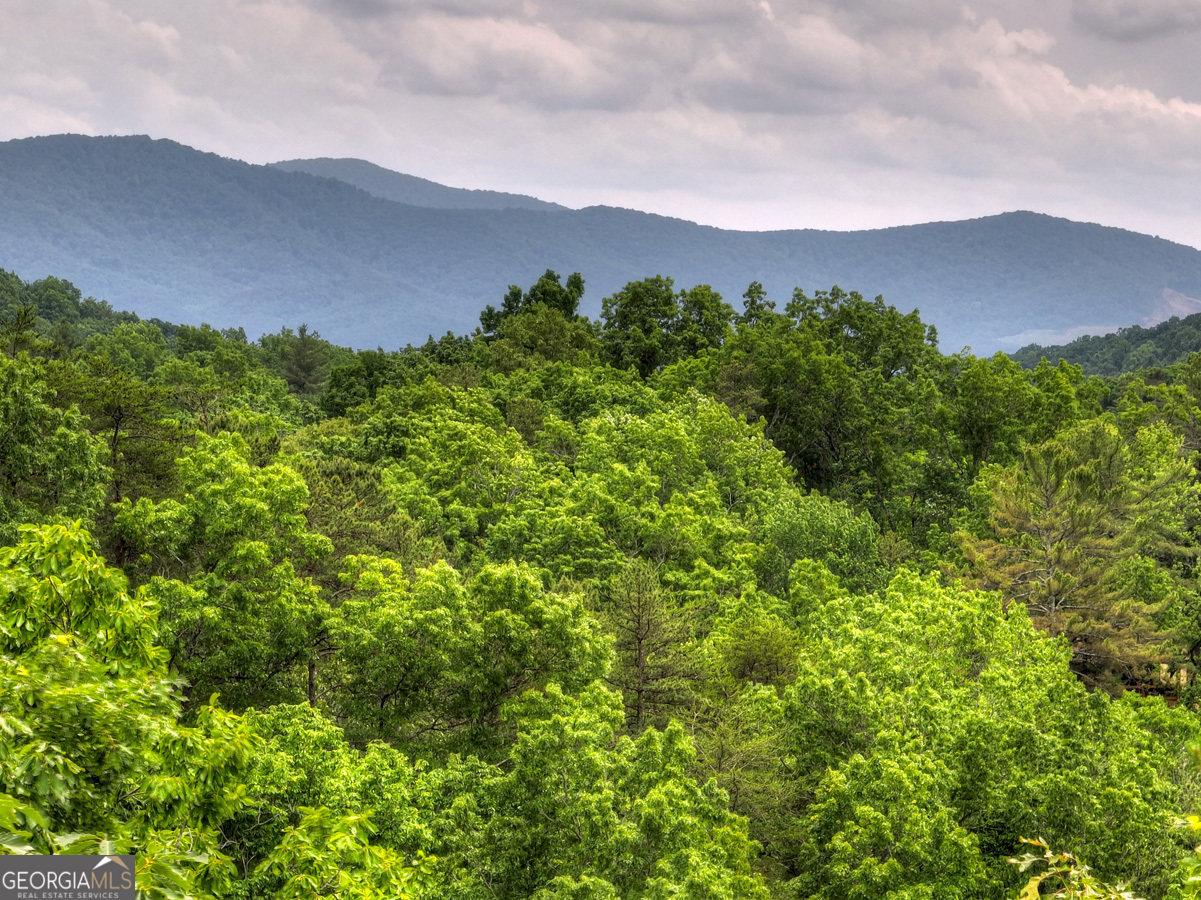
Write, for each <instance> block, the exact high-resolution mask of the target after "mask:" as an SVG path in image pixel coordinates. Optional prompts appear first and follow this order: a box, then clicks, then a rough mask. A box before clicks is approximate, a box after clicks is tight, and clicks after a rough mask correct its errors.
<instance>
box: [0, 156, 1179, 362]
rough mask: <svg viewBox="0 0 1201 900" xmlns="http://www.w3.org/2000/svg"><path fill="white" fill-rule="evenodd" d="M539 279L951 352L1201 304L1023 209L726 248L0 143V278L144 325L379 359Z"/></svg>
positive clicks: (654, 227) (275, 173)
mask: <svg viewBox="0 0 1201 900" xmlns="http://www.w3.org/2000/svg"><path fill="white" fill-rule="evenodd" d="M547 267H551V268H554V269H555V270H556V271H558V272H560V273H563V274H567V273H570V272H572V271H579V272H582V273H583V275H584V277H585V279H586V282H587V294H586V296H585V299H584V303H583V311H585V312H587V313H589V314H593V315H595V314H596V313H597V312H598V311H599V309H600V300H601V298H602V297H604V296H606V295H607V294H610V293H612V292H613V291H615V290H617V289H618V288H620V287H621V286H622V285H623V284H624V283H626V282H627V281H630V280H635V279H640V278H644V277H646V276H649V275H654V274H664V275H671V276H673V277H674V278H675V279H676V282H677V285H678V286H682V287H683V286H691V285H693V284H697V283H709V284H712V285H713V286H714V287H715V288H716V289H717V290H719V291H721V292H722V293H723V294H724V295H725V296H726V298H727V299H729V300H731V301H732V302H733V303H734V304H735V306H740V301H739V300H738V297H739V295H741V293H742V291H743V290H745V288H746V285H747V284H748V283H749V282H750V281H752V280H759V281H761V282H762V283H763V284H764V286H765V287H766V288H767V290H768V292H769V295H770V296H771V297H772V298H774V299H775V300H777V301H778V302H779V303H780V306H781V307H782V306H783V303H784V301H786V300H787V299H788V297H789V295H790V293H791V291H792V288H793V287H794V286H797V285H799V286H801V287H803V288H805V289H806V290H809V291H812V290H815V289H820V288H828V287H830V286H831V285H833V284H839V285H840V286H842V287H844V288H846V289H848V290H858V291H861V292H862V293H864V294H866V295H869V296H870V295H874V294H877V293H883V294H884V296H885V299H886V300H887V301H889V302H890V303H893V304H894V305H896V306H897V307H899V308H901V309H902V310H904V311H908V310H910V309H913V308H914V307H918V308H920V309H921V312H922V316H923V318H924V319H925V320H926V321H928V322H933V323H934V324H936V325H937V326H938V329H939V333H940V335H941V336H942V345H943V347H944V348H945V349H956V348H958V347H960V346H962V345H964V344H971V345H973V346H974V347H975V348H976V349H977V351H981V352H991V351H992V350H994V349H996V348H997V347H998V346H1006V347H1007V348H1009V349H1013V348H1015V347H1017V346H1019V345H1021V344H1025V343H1029V342H1030V341H1031V340H1040V341H1043V342H1046V343H1050V342H1052V341H1055V340H1064V339H1068V338H1070V337H1072V336H1074V335H1075V334H1078V333H1081V330H1082V329H1086V330H1093V331H1098V330H1112V328H1113V327H1117V326H1120V325H1125V324H1129V323H1130V322H1134V321H1140V320H1144V319H1146V318H1147V317H1148V316H1151V315H1152V313H1153V312H1154V310H1155V309H1156V308H1157V307H1158V306H1159V305H1160V303H1161V301H1162V298H1163V295H1164V292H1165V290H1170V291H1174V292H1178V293H1179V294H1181V295H1184V296H1186V297H1201V252H1198V251H1197V250H1194V249H1192V248H1190V247H1184V246H1182V245H1179V244H1173V243H1170V242H1168V241H1163V240H1159V239H1156V238H1152V237H1147V236H1145V235H1139V234H1134V233H1131V232H1127V231H1122V230H1120V229H1115V228H1103V227H1101V226H1097V225H1084V224H1080V223H1075V222H1069V221H1067V220H1063V219H1054V218H1051V217H1049V216H1042V215H1037V214H1034V213H1007V214H1004V215H1000V216H992V217H988V218H984V219H975V220H971V221H966V222H939V223H932V224H928V225H916V226H907V227H901V228H889V229H882V230H876V231H861V232H828V231H813V230H805V231H777V232H762V233H757V232H737V231H724V230H721V229H717V228H710V227H705V226H700V225H695V224H693V223H691V222H685V221H683V220H679V219H668V218H664V217H662V216H654V215H649V214H646V213H641V212H634V211H631V210H622V209H612V208H608V207H591V208H588V209H583V210H544V209H496V210H475V209H430V208H422V207H418V206H413V205H407V204H401V203H396V202H393V201H389V200H384V199H381V198H378V197H374V196H371V195H370V194H369V193H367V192H365V191H362V190H359V189H358V188H355V187H353V186H351V185H349V184H345V183H342V182H340V181H336V180H331V179H328V178H318V177H314V176H312V175H309V174H306V173H301V172H287V171H283V170H282V169H279V168H275V167H270V166H252V165H248V164H246V163H243V162H238V161H236V160H230V159H224V158H221V157H218V156H215V155H213V154H210V153H202V152H199V151H196V150H193V149H191V148H188V147H184V146H182V145H180V144H177V143H173V142H171V141H163V140H151V139H150V138H147V137H108V138H88V137H81V136H72V135H64V136H57V137H48V138H29V139H24V140H17V141H9V142H6V143H0V268H6V269H10V270H14V271H17V272H18V273H19V274H21V275H22V276H23V277H25V278H27V279H31V278H40V277H42V276H44V275H47V274H55V275H58V276H60V277H63V278H68V279H70V280H71V281H74V282H75V283H76V284H78V285H80V286H81V287H82V288H83V289H84V290H85V291H87V292H89V293H92V294H95V295H96V296H99V297H103V298H104V299H107V300H109V301H110V302H112V303H113V304H114V305H115V306H117V307H118V308H127V309H132V310H134V311H136V312H137V313H138V314H139V315H142V316H159V317H162V318H165V319H168V320H171V321H177V322H193V323H194V322H199V321H207V322H209V323H211V324H213V325H214V326H218V327H225V326H229V325H244V326H245V327H246V328H247V331H248V332H250V333H252V334H257V333H259V332H262V331H277V330H278V329H279V328H280V326H281V325H285V324H287V325H292V326H295V325H297V324H299V323H300V322H307V323H308V324H309V326H310V327H311V328H314V329H317V330H319V331H320V332H321V334H322V335H323V336H325V337H327V338H329V339H331V340H334V341H336V342H339V343H345V344H351V345H355V346H370V347H374V346H377V345H381V346H384V347H386V348H393V347H396V346H398V345H402V344H404V343H406V342H409V341H414V342H420V341H423V340H424V339H425V338H426V336H427V335H429V334H431V333H433V334H442V333H444V332H446V331H447V330H456V331H460V332H462V331H469V330H470V329H471V328H473V327H474V326H475V325H476V323H477V321H478V314H479V310H480V309H481V308H482V307H483V306H484V305H485V304H486V303H497V302H498V301H499V299H500V298H501V296H503V294H504V292H505V288H506V287H507V285H509V284H513V283H515V284H521V285H523V286H524V285H529V284H531V283H533V281H534V280H535V279H536V278H537V277H538V276H539V275H540V274H541V273H542V272H543V271H544V270H545V269H546V268H547ZM1040 329H1041V330H1042V331H1041V332H1040V331H1039V330H1040ZM1042 332H1046V334H1045V335H1044V334H1043V333H1042Z"/></svg>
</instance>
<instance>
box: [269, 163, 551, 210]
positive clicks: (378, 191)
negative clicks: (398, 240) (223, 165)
mask: <svg viewBox="0 0 1201 900" xmlns="http://www.w3.org/2000/svg"><path fill="white" fill-rule="evenodd" d="M271 165H272V166H273V167H274V168H276V169H282V170H283V171H285V172H305V173H307V174H309V175H316V176H318V177H319V178H336V179H337V180H338V181H344V182H346V183H347V184H352V185H354V186H355V187H357V188H360V189H362V190H364V191H366V192H367V193H368V194H371V195H372V196H373V197H379V198H381V199H383V200H394V201H395V202H397V203H407V204H409V205H410V206H426V207H429V208H430V209H566V208H567V207H565V206H560V205H559V204H558V203H547V202H546V201H545V200H539V199H538V198H537V197H527V196H525V195H524V194H506V193H504V192H502V191H479V190H469V189H467V188H452V187H447V186H446V185H444V184H438V183H437V182H436V181H430V180H429V179H427V178H418V177H417V176H416V175H404V174H402V173H400V172H393V171H392V170H391V169H385V168H384V167H383V166H377V165H375V164H374V163H369V162H367V161H366V160H363V159H329V158H328V157H323V158H321V159H288V160H284V161H283V162H277V163H272V164H271Z"/></svg>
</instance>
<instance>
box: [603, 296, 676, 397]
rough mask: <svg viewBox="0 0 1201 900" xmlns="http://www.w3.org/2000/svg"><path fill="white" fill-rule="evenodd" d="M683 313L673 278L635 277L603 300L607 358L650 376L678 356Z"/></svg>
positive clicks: (611, 362) (619, 365)
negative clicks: (637, 278)
mask: <svg viewBox="0 0 1201 900" xmlns="http://www.w3.org/2000/svg"><path fill="white" fill-rule="evenodd" d="M679 316H680V300H679V298H678V297H677V296H676V293H675V291H674V290H673V282H672V280H671V279H670V278H664V277H663V276H662V275H656V276H655V277H654V278H646V279H643V280H642V281H631V282H630V283H629V284H627V285H626V286H625V287H624V288H622V289H621V290H620V291H618V292H617V293H616V294H614V295H613V296H612V297H606V298H605V299H604V300H603V301H602V302H601V326H602V327H601V346H602V348H603V350H604V353H605V359H606V360H607V361H608V362H609V363H610V364H611V365H613V366H616V367H617V368H619V369H629V368H633V369H634V370H635V371H637V372H638V374H639V375H641V376H642V377H643V378H646V377H647V376H649V375H650V374H651V373H652V372H656V371H658V370H659V369H661V368H663V366H665V365H668V364H669V363H671V362H673V361H675V359H676V358H677V357H678V353H679V341H678V339H677V337H676V332H677V331H678V330H679Z"/></svg>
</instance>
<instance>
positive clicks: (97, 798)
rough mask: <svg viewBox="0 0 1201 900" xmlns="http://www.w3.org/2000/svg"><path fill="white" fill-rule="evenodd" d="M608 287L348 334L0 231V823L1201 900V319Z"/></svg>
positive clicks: (611, 867)
mask: <svg viewBox="0 0 1201 900" xmlns="http://www.w3.org/2000/svg"><path fill="white" fill-rule="evenodd" d="M584 289H585V283H584V279H583V278H582V277H581V276H580V275H579V274H572V275H570V276H568V277H567V278H566V279H564V278H562V277H561V276H560V275H558V274H556V273H555V272H552V271H547V272H546V274H545V275H543V276H542V277H541V278H540V279H538V281H537V282H536V283H535V284H533V285H531V286H529V287H528V288H522V287H520V286H511V287H510V288H509V289H508V291H507V293H504V294H501V292H500V291H498V295H499V296H498V301H497V305H495V306H488V307H487V308H486V309H484V310H483V311H482V312H481V314H480V325H479V327H478V328H477V329H476V330H475V331H474V332H473V333H472V334H469V335H455V334H447V335H446V336H444V337H443V338H441V339H437V340H435V339H432V338H431V339H430V340H429V341H428V342H427V343H425V344H424V345H421V346H408V347H404V348H402V349H399V350H395V351H386V350H383V349H378V350H374V351H352V350H348V349H345V348H341V347H337V346H334V345H332V344H330V343H328V342H326V341H324V340H323V339H322V338H321V337H320V336H319V335H318V334H316V333H313V332H312V331H310V330H309V329H308V328H307V327H306V326H305V325H299V327H296V328H295V329H292V328H283V329H281V330H280V331H279V332H278V333H275V334H267V335H263V336H262V337H261V338H259V339H258V340H250V339H248V337H247V335H246V333H245V332H244V331H243V330H241V329H230V330H223V331H222V330H215V329H213V328H210V327H208V326H201V327H194V326H189V325H175V324H171V323H167V322H162V321H158V320H143V319H140V318H139V317H138V316H136V315H134V314H132V313H126V312H118V311H115V310H114V309H113V308H112V307H111V306H110V305H109V304H108V303H106V302H104V301H102V300H96V299H94V298H91V297H84V296H83V294H82V292H81V291H80V290H79V289H78V288H76V287H75V286H74V285H72V284H70V283H69V282H66V281H63V280H60V279H58V278H53V277H49V278H45V279H42V280H40V281H32V282H26V281H24V280H22V279H21V278H20V277H18V276H17V275H15V274H12V273H8V272H3V271H0V548H2V549H0V656H2V662H0V853H16V854H21V853H38V854H44V853H85V854H88V853H105V854H108V853H113V852H121V853H135V854H136V856H137V884H138V891H139V896H141V897H144V898H154V900H159V898H162V900H180V898H188V897H196V898H210V897H212V898H218V897H219V898H231V900H250V898H272V900H292V898H311V897H315V896H321V897H337V898H347V900H351V898H355V900H376V898H380V900H382V898H446V900H527V898H528V900H568V898H571V900H618V898H620V900H669V898H671V900H735V898H747V900H853V898H877V897H878V898H888V900H959V898H962V900H968V898H973V900H974V898H981V900H986V898H988V900H991V898H998V900H1000V898H1017V897H1019V895H1020V897H1021V898H1024V900H1032V898H1037V897H1039V896H1055V897H1097V898H1119V897H1134V896H1137V897H1142V898H1147V900H1165V898H1171V900H1185V898H1196V897H1201V855H1199V851H1198V850H1197V849H1195V848H1196V845H1197V843H1198V841H1199V840H1201V837H1199V836H1198V834H1197V826H1198V823H1199V822H1201V820H1198V819H1197V818H1196V814H1197V813H1198V812H1201V763H1199V754H1201V750H1198V747H1199V746H1201V720H1199V718H1198V704H1199V703H1201V686H1199V685H1198V683H1197V681H1196V672H1197V665H1198V662H1199V659H1198V656H1199V654H1201V593H1199V592H1201V583H1199V580H1198V579H1199V574H1198V570H1197V557H1198V549H1199V546H1201V545H1199V534H1198V525H1199V524H1201V493H1199V488H1198V485H1199V483H1201V482H1199V479H1198V460H1199V457H1198V451H1199V450H1201V355H1190V356H1187V357H1186V358H1183V359H1182V360H1180V361H1178V362H1174V363H1173V364H1172V365H1169V366H1167V367H1160V368H1142V369H1139V370H1138V371H1132V372H1125V373H1123V374H1120V375H1112V376H1100V375H1095V374H1086V372H1085V370H1084V369H1083V368H1082V367H1081V366H1080V365H1075V364H1072V363H1069V362H1065V361H1060V360H1055V361H1048V360H1046V359H1041V360H1035V361H1032V363H1031V364H1030V365H1029V366H1026V367H1023V366H1022V365H1020V364H1019V363H1018V362H1016V361H1015V360H1014V359H1011V358H1010V357H1007V356H1005V355H1004V354H1000V353H998V354H997V355H995V356H992V357H987V358H979V357H975V356H972V355H970V354H968V353H965V352H959V353H951V354H945V353H943V352H942V351H941V350H940V349H939V344H938V336H937V332H936V329H935V327H934V326H933V325H931V324H929V323H926V322H924V321H923V320H922V319H921V318H920V316H919V314H918V313H917V312H913V313H909V314H903V313H901V312H899V311H898V310H897V309H895V308H893V307H892V306H890V305H888V304H887V303H886V302H885V301H884V300H883V299H882V298H879V297H877V298H876V299H874V300H869V299H865V298H864V297H862V296H860V295H859V294H857V293H854V292H846V291H844V290H841V289H839V288H837V287H833V288H831V289H830V290H827V291H819V292H815V293H813V294H812V295H808V294H806V293H805V292H803V291H801V290H799V289H798V290H797V291H795V292H794V293H793V294H792V295H791V296H790V297H788V298H774V297H769V296H768V294H767V293H766V292H765V291H764V289H763V288H762V286H761V285H760V284H759V283H757V282H756V283H752V284H751V285H750V286H749V287H748V288H747V290H746V293H745V294H744V296H743V297H741V298H739V302H738V308H736V307H735V305H734V304H732V303H730V302H728V301H727V300H725V299H723V298H722V297H721V296H720V295H719V294H718V293H717V292H715V291H714V290H713V289H712V288H710V287H708V286H706V285H697V286H693V287H690V288H682V287H680V286H677V285H676V284H675V283H673V281H672V279H670V278H667V277H662V276H655V277H651V278H646V279H644V280H642V281H637V282H631V283H629V284H627V285H626V286H625V287H624V288H622V289H621V290H619V291H617V292H615V293H613V294H612V295H611V296H609V297H606V298H604V300H603V302H602V304H601V315H600V317H599V319H595V320H594V319H591V318H588V317H586V316H582V315H580V313H579V308H580V301H581V298H582V297H583V295H584Z"/></svg>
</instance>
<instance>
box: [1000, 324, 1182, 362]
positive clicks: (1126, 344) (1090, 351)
mask: <svg viewBox="0 0 1201 900" xmlns="http://www.w3.org/2000/svg"><path fill="white" fill-rule="evenodd" d="M1198 351H1201V313H1194V314H1193V315H1191V316H1185V317H1184V318H1183V319H1182V318H1180V317H1178V316H1173V317H1172V318H1170V319H1168V320H1167V321H1166V322H1160V323H1159V324H1158V325H1154V326H1152V327H1150V328H1144V327H1142V326H1141V325H1131V326H1130V327H1128V328H1119V329H1118V330H1117V331H1113V332H1110V333H1109V334H1104V335H1084V336H1083V337H1079V338H1076V340H1074V341H1071V342H1070V343H1067V344H1059V345H1055V346H1050V347H1043V346H1042V345H1040V344H1030V345H1028V346H1025V347H1022V348H1021V349H1020V350H1018V351H1017V352H1016V353H1012V354H1010V355H1011V356H1012V357H1013V358H1014V359H1015V360H1017V361H1018V362H1019V363H1021V364H1022V365H1023V366H1025V367H1026V368H1033V367H1034V366H1036V365H1038V362H1039V360H1040V359H1042V358H1043V357H1046V358H1047V359H1049V360H1051V361H1052V362H1058V361H1059V360H1061V359H1066V360H1067V361H1068V362H1070V363H1072V364H1073V365H1078V366H1081V367H1082V368H1083V369H1084V371H1085V372H1086V373H1088V374H1090V375H1123V374H1126V373H1127V372H1135V371H1138V370H1139V369H1146V368H1149V367H1151V366H1159V367H1164V366H1170V365H1173V364H1174V363H1179V362H1184V361H1185V360H1187V359H1188V357H1189V356H1191V355H1192V354H1193V353H1196V352H1198Z"/></svg>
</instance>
